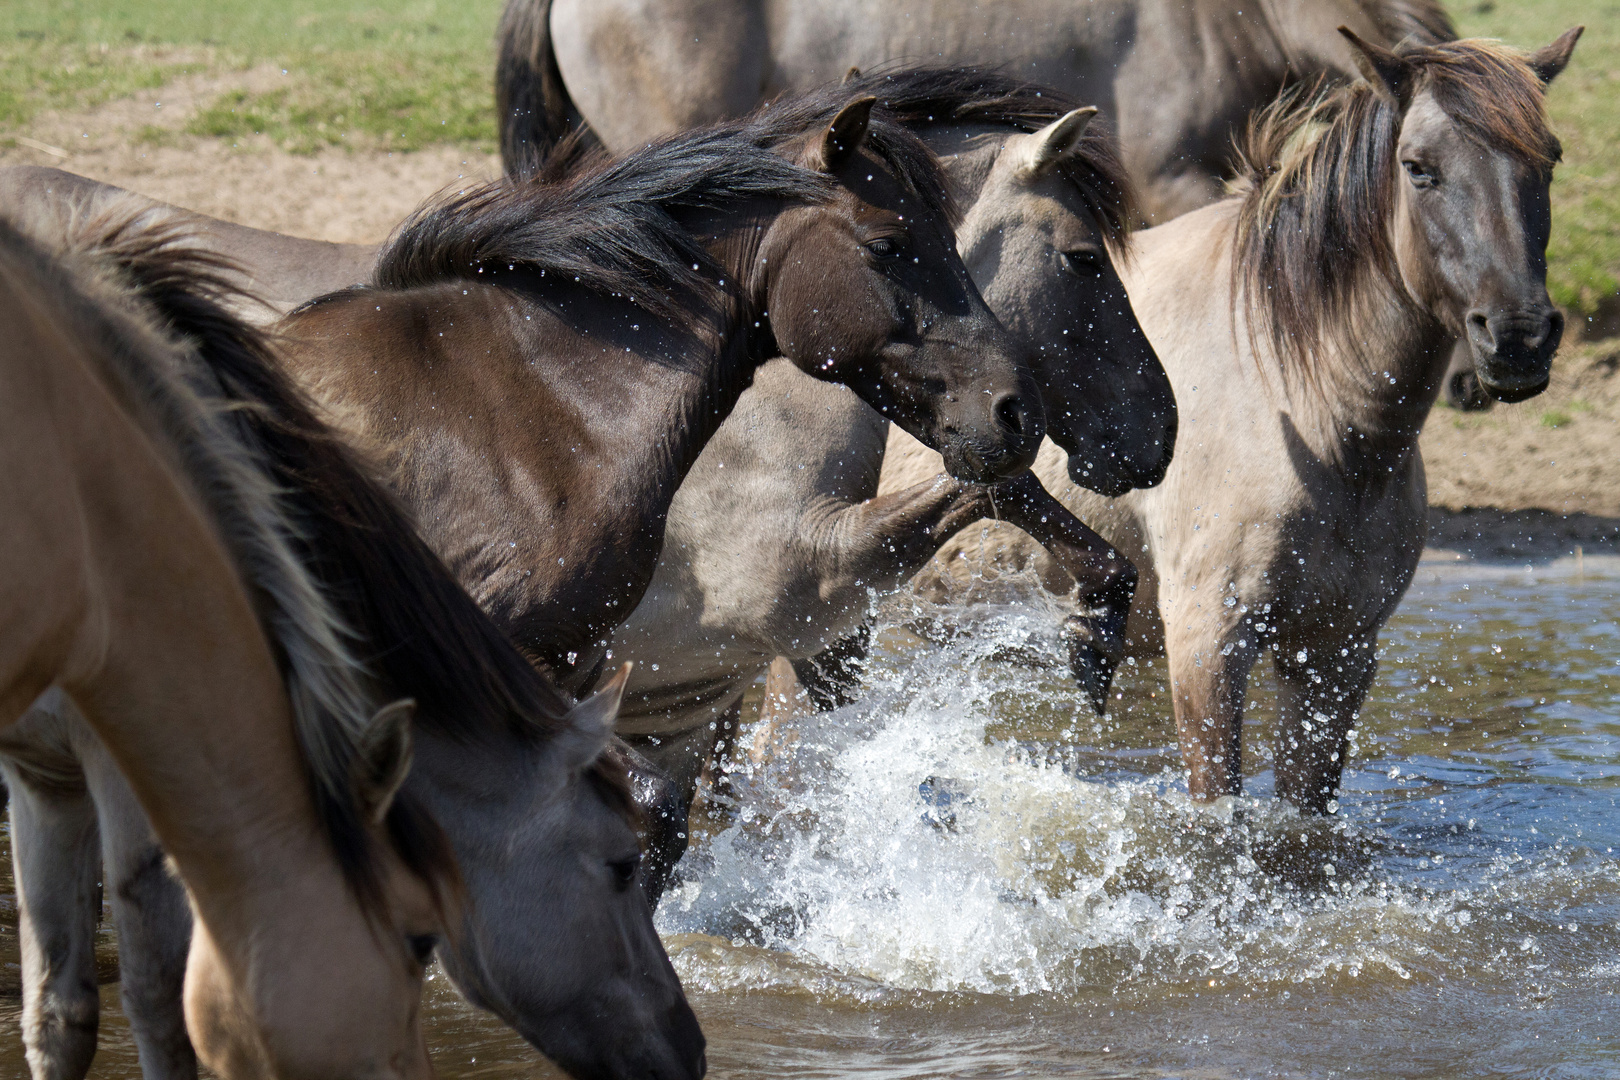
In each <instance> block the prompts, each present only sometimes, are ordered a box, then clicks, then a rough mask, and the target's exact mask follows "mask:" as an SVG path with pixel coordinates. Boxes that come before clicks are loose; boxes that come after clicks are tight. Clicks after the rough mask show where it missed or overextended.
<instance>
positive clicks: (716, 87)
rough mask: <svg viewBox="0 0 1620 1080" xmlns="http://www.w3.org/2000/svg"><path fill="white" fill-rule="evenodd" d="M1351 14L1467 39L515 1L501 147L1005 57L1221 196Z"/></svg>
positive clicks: (1212, 15) (1244, 15)
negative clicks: (582, 126) (855, 76)
mask: <svg viewBox="0 0 1620 1080" xmlns="http://www.w3.org/2000/svg"><path fill="white" fill-rule="evenodd" d="M1340 24H1348V25H1349V26H1350V27H1351V28H1352V29H1353V30H1355V31H1356V32H1357V33H1358V34H1361V35H1362V36H1363V37H1365V38H1367V39H1368V40H1371V41H1373V42H1376V43H1378V44H1381V45H1394V44H1396V43H1397V42H1401V41H1405V40H1414V41H1418V42H1422V43H1432V42H1435V41H1441V40H1447V39H1450V38H1453V37H1455V36H1456V35H1455V32H1454V31H1453V30H1452V27H1451V22H1450V20H1449V19H1448V18H1447V17H1446V15H1445V13H1444V11H1443V10H1442V9H1441V7H1440V6H1439V4H1438V3H1436V2H1434V0H1295V2H1292V3H1287V4H1279V3H1270V2H1261V3H1256V2H1252V0H1120V2H1110V3H1103V2H1102V0H997V2H996V3H977V2H973V0H908V2H906V3H900V2H899V0H508V3H507V7H506V12H505V14H504V16H503V18H502V22H501V28H500V31H499V35H498V47H499V50H500V57H499V62H498V67H497V71H496V84H495V91H496V100H497V111H498V113H499V115H500V117H501V123H502V132H501V149H502V153H503V155H504V156H505V158H506V163H507V167H508V169H509V170H514V171H517V172H522V171H524V169H525V168H527V167H528V163H529V162H531V161H534V160H538V157H540V156H543V154H544V150H545V148H546V147H547V146H549V145H550V144H551V143H552V142H554V141H555V140H556V139H557V138H559V137H560V136H561V135H562V134H563V133H564V131H566V130H567V129H568V128H569V127H570V126H573V125H577V124H578V123H580V122H581V121H583V122H584V123H586V124H588V126H589V128H590V129H591V130H593V131H594V132H595V133H596V134H597V135H598V136H599V137H600V138H601V139H602V141H603V142H604V143H605V144H606V145H607V146H608V147H609V148H610V149H613V150H615V151H621V150H624V149H626V148H628V147H631V146H638V145H640V144H641V143H642V142H644V141H646V140H647V139H648V138H650V137H652V136H654V135H658V134H661V133H663V132H668V131H678V130H681V129H684V128H687V127H690V126H692V125H694V124H699V123H704V122H707V121H712V120H717V119H720V118H722V117H727V116H739V115H741V114H743V113H746V112H747V111H748V110H750V109H752V108H753V107H754V106H755V105H756V104H758V103H759V102H760V101H763V100H766V99H768V98H770V97H773V96H775V95H777V94H781V93H784V92H794V91H798V90H803V89H805V88H807V87H810V86H814V85H817V84H819V83H824V82H827V81H829V80H832V79H838V78H841V77H842V76H843V75H844V73H845V72H846V71H848V70H849V69H850V68H851V67H855V68H860V69H862V70H865V71H872V70H876V69H878V68H879V67H881V66H882V65H884V64H891V63H894V62H901V63H910V64H917V63H930V64H955V65H961V64H972V65H982V66H985V67H989V68H1001V67H1005V68H1006V70H1007V71H1008V73H1009V74H1015V75H1017V76H1018V77H1019V78H1022V79H1026V80H1028V81H1030V82H1036V83H1042V84H1045V85H1049V86H1052V87H1054V88H1056V89H1058V90H1061V91H1063V92H1065V93H1067V94H1068V95H1070V96H1071V97H1073V98H1076V99H1078V100H1081V101H1086V102H1090V103H1092V104H1095V105H1097V106H1098V107H1100V108H1101V109H1102V110H1103V112H1104V113H1105V114H1107V115H1109V116H1111V117H1114V118H1115V119H1116V120H1117V122H1118V127H1119V138H1120V142H1121V145H1122V148H1123V153H1124V157H1125V164H1126V167H1127V169H1128V170H1129V171H1130V174H1131V175H1132V176H1133V177H1134V178H1135V179H1136V181H1137V183H1138V185H1139V186H1140V187H1141V188H1142V190H1143V192H1144V199H1143V203H1142V211H1143V212H1144V213H1145V214H1146V216H1147V218H1148V219H1149V220H1150V221H1165V220H1168V219H1169V218H1171V217H1174V216H1176V215H1177V214H1181V213H1185V212H1186V211H1188V210H1192V209H1195V208H1196V207H1199V206H1203V205H1204V204H1206V203H1209V202H1211V201H1213V200H1214V199H1216V198H1219V197H1220V195H1221V181H1222V179H1223V178H1224V177H1225V176H1226V175H1227V174H1228V170H1229V164H1228V159H1229V157H1230V151H1231V140H1232V136H1233V134H1234V133H1235V132H1236V131H1237V130H1238V129H1240V128H1241V127H1242V125H1243V123H1244V121H1245V120H1246V118H1247V117H1248V115H1249V114H1250V113H1251V112H1252V111H1253V110H1255V109H1257V108H1259V107H1261V106H1263V105H1265V104H1266V103H1268V102H1269V101H1271V100H1272V99H1273V98H1274V97H1276V95H1277V93H1278V91H1280V90H1281V89H1282V88H1283V87H1284V86H1286V85H1288V84H1289V83H1290V82H1293V81H1296V80H1299V79H1302V78H1310V77H1312V76H1315V75H1317V74H1320V73H1324V72H1325V73H1331V74H1334V75H1343V76H1347V77H1353V76H1354V75H1355V66H1354V63H1353V61H1352V58H1351V55H1350V52H1349V50H1348V49H1347V48H1346V46H1345V44H1344V41H1343V39H1342V38H1340V37H1339V36H1338V35H1337V34H1335V33H1334V32H1333V28H1334V27H1335V26H1338V25H1340Z"/></svg>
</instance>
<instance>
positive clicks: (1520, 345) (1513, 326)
mask: <svg viewBox="0 0 1620 1080" xmlns="http://www.w3.org/2000/svg"><path fill="white" fill-rule="evenodd" d="M1467 325H1468V345H1469V347H1470V348H1471V349H1472V350H1473V353H1474V371H1475V373H1476V374H1477V375H1478V377H1479V384H1480V386H1482V387H1483V388H1484V389H1485V392H1486V393H1487V394H1489V395H1490V396H1491V397H1493V398H1495V399H1496V400H1498V401H1507V402H1514V401H1523V400H1524V399H1525V398H1530V397H1535V396H1536V395H1537V394H1539V393H1541V392H1542V391H1543V390H1545V389H1546V388H1547V381H1548V379H1549V378H1550V377H1551V374H1552V360H1553V354H1554V353H1556V352H1557V351H1558V343H1559V341H1561V340H1562V339H1563V336H1564V316H1563V314H1562V313H1560V312H1559V311H1558V309H1557V308H1555V307H1553V306H1551V305H1550V304H1549V305H1545V306H1538V307H1536V308H1531V309H1520V310H1518V311H1506V312H1498V313H1495V314H1489V313H1487V312H1485V311H1482V310H1479V309H1475V310H1474V311H1470V312H1469V313H1468V320H1467Z"/></svg>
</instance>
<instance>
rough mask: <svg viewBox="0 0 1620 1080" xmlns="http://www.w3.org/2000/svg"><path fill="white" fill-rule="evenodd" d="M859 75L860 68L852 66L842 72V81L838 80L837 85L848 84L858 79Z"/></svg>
mask: <svg viewBox="0 0 1620 1080" xmlns="http://www.w3.org/2000/svg"><path fill="white" fill-rule="evenodd" d="M860 77H861V69H860V68H858V67H852V68H850V69H849V70H848V71H846V72H844V78H843V81H842V82H840V83H839V84H838V85H839V86H848V85H849V84H850V83H852V82H854V81H855V80H856V79H858V78H860Z"/></svg>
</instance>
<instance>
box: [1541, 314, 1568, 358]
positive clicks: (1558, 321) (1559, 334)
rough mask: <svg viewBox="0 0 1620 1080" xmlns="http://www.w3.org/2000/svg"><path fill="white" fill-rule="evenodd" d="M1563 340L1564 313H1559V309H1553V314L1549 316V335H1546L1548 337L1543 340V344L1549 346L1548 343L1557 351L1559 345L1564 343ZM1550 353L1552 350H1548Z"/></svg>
mask: <svg viewBox="0 0 1620 1080" xmlns="http://www.w3.org/2000/svg"><path fill="white" fill-rule="evenodd" d="M1563 340H1564V313H1563V312H1562V311H1559V310H1558V309H1557V308H1553V309H1552V314H1550V315H1548V316H1547V334H1546V336H1545V337H1544V338H1542V342H1541V343H1542V344H1544V345H1545V344H1547V343H1551V346H1552V349H1556V348H1558V345H1559V343H1560V342H1561V341H1563ZM1548 351H1551V350H1548Z"/></svg>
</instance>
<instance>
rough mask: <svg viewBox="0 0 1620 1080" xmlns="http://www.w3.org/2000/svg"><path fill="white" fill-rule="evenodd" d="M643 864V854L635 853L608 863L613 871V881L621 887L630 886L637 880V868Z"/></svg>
mask: <svg viewBox="0 0 1620 1080" xmlns="http://www.w3.org/2000/svg"><path fill="white" fill-rule="evenodd" d="M640 866H641V856H640V855H639V854H637V855H633V856H631V857H630V858H628V859H618V860H615V861H614V862H610V863H608V869H610V870H612V871H613V882H614V884H615V885H617V886H618V887H619V888H621V889H627V888H629V887H630V883H631V882H632V881H634V880H636V870H637V869H638V868H639V867H640Z"/></svg>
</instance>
